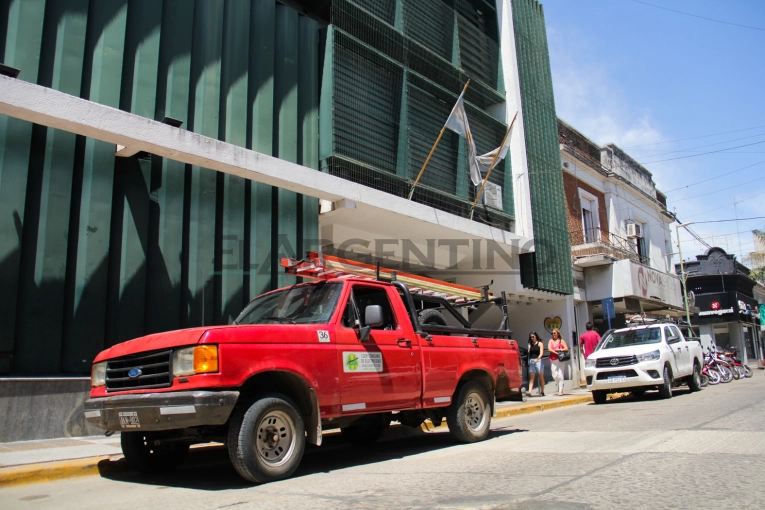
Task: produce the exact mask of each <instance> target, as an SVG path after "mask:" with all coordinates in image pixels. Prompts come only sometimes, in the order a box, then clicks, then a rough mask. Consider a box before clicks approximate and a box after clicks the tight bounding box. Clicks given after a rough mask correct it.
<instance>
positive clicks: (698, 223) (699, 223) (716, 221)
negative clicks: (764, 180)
mask: <svg viewBox="0 0 765 510" xmlns="http://www.w3.org/2000/svg"><path fill="white" fill-rule="evenodd" d="M750 198H751V197H750ZM742 202H743V200H742ZM737 203H741V202H737ZM763 218H765V216H755V217H753V218H734V219H732V220H710V221H694V222H693V224H694V225H701V224H702V223H725V222H728V221H749V220H761V219H763Z"/></svg>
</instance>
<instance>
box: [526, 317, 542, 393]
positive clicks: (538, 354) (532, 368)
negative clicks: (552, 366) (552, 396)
mask: <svg viewBox="0 0 765 510" xmlns="http://www.w3.org/2000/svg"><path fill="white" fill-rule="evenodd" d="M544 353H545V348H544V345H542V340H541V339H540V338H539V335H538V334H537V332H536V331H534V332H532V333H531V334H530V335H529V396H530V397H531V396H533V395H532V394H531V393H532V391H533V390H534V380H535V379H536V378H537V376H538V377H539V396H540V397H544V396H545V373H544V365H543V364H542V355H543V354H544Z"/></svg>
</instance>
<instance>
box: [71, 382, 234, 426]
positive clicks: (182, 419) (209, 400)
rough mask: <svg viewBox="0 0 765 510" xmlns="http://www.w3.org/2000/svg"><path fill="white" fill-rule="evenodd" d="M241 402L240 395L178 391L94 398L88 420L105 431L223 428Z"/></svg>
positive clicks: (87, 411) (88, 405) (88, 404)
mask: <svg viewBox="0 0 765 510" xmlns="http://www.w3.org/2000/svg"><path fill="white" fill-rule="evenodd" d="M237 398H239V392H238V391H177V392H168V393H142V394H136V395H116V396H113V397H100V398H91V399H89V400H87V401H85V419H86V420H87V421H88V423H90V424H91V425H93V426H96V427H98V428H101V429H104V430H110V431H113V432H117V431H137V430H149V431H152V430H172V429H183V428H187V427H198V426H201V425H223V424H224V423H226V421H227V420H228V417H229V416H230V415H231V411H233V409H234V405H236V400H237Z"/></svg>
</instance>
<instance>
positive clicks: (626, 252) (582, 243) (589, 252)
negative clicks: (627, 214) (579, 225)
mask: <svg viewBox="0 0 765 510" xmlns="http://www.w3.org/2000/svg"><path fill="white" fill-rule="evenodd" d="M569 239H570V242H571V256H572V257H573V258H574V259H580V258H583V257H593V256H597V255H603V256H606V257H610V258H612V259H614V260H624V259H630V260H632V261H633V262H638V263H640V264H646V265H648V264H649V263H650V259H649V258H648V257H644V256H642V255H640V253H638V251H637V246H636V244H634V243H632V242H630V241H629V240H627V239H624V238H623V237H620V236H618V235H616V234H614V233H613V232H608V231H607V230H603V229H601V228H591V229H587V230H574V231H573V232H570V233H569Z"/></svg>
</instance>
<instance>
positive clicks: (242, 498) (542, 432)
mask: <svg viewBox="0 0 765 510" xmlns="http://www.w3.org/2000/svg"><path fill="white" fill-rule="evenodd" d="M763 395H765V373H763V372H761V371H755V373H754V378H753V379H746V380H741V381H733V382H731V383H730V384H722V385H719V386H714V387H707V388H704V389H703V390H702V391H701V392H700V393H689V392H688V390H687V389H684V388H683V389H677V390H675V396H674V398H672V399H670V400H659V399H658V395H655V394H654V393H648V394H647V395H646V396H645V397H644V398H642V399H641V400H633V399H632V398H631V397H624V398H622V399H619V400H615V401H610V402H609V403H607V404H604V405H600V406H596V405H594V404H589V405H576V406H572V407H566V408H561V409H556V410H550V411H544V412H538V413H535V414H530V415H525V416H515V417H510V418H506V419H502V420H495V421H494V423H493V427H492V428H493V432H492V435H491V438H490V439H489V440H487V441H485V442H482V443H479V444H473V445H455V444H454V443H453V442H452V441H451V440H450V438H449V436H448V435H447V434H445V433H441V432H438V433H430V434H426V435H422V436H415V437H406V438H399V439H392V440H387V441H383V442H381V443H378V444H376V445H374V446H372V447H366V448H360V447H354V446H350V445H347V444H345V443H343V442H342V441H341V440H340V438H338V437H334V438H330V440H329V441H327V444H325V446H322V447H321V448H313V449H309V450H308V452H307V454H306V456H305V457H304V459H303V463H302V465H301V467H300V468H299V470H298V472H297V473H296V475H295V476H294V477H293V478H291V479H289V480H285V481H282V482H277V483H271V484H267V485H262V486H248V485H246V484H245V483H244V482H243V481H242V480H241V479H240V478H238V476H237V475H236V473H235V472H234V470H233V468H232V467H231V466H230V465H229V464H228V461H227V456H226V454H225V451H223V450H222V449H206V450H204V451H199V452H195V454H194V455H192V456H191V458H190V461H189V462H188V463H187V465H185V466H184V467H183V468H181V469H179V470H177V471H176V472H174V473H172V474H170V475H164V476H147V475H140V474H121V475H111V477H110V478H105V477H86V478H78V479H73V480H69V481H61V482H51V483H44V484H35V485H26V486H20V487H10V488H6V489H0V507H2V508H4V509H11V508H56V509H68V508H72V509H75V508H76V509H87V508H99V509H101V508H109V509H110V510H118V509H139V508H162V509H163V510H169V509H175V508H184V509H186V508H229V507H231V508H266V507H268V508H301V509H311V508H395V507H399V508H434V507H435V508H438V507H443V508H511V509H522V508H539V509H547V508H555V509H558V508H561V509H580V508H581V509H584V508H604V509H605V508H608V509H613V508H617V509H623V508H652V509H658V508H716V509H720V508H737V509H742V508H765V432H763V426H764V425H765V400H763Z"/></svg>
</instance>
